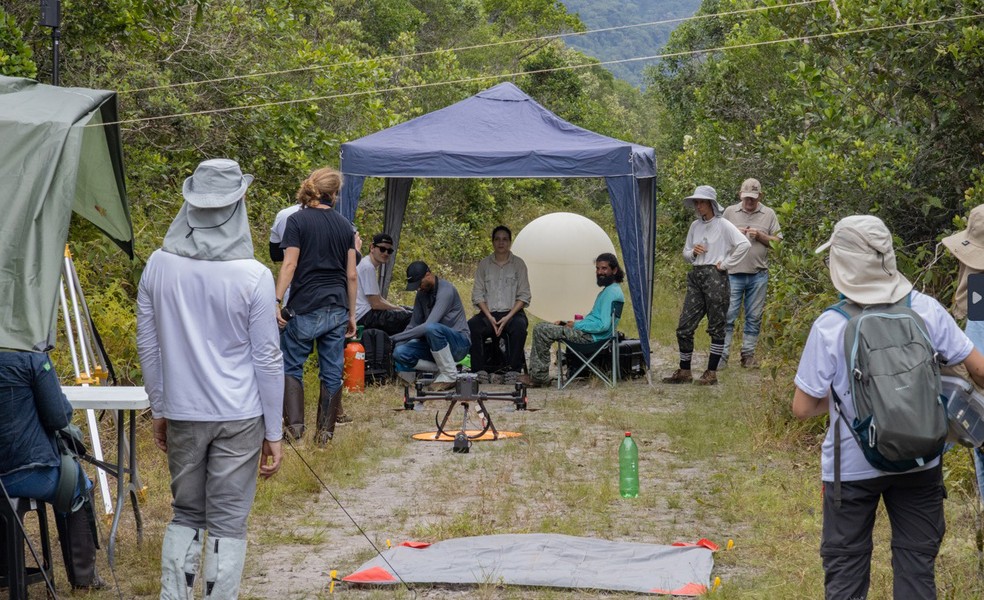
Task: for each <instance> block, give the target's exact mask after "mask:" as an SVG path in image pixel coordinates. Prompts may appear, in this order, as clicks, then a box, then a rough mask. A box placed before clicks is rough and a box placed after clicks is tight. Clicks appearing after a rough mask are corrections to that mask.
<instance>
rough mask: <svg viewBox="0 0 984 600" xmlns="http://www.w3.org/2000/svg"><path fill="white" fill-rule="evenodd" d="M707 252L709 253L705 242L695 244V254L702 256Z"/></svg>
mask: <svg viewBox="0 0 984 600" xmlns="http://www.w3.org/2000/svg"><path fill="white" fill-rule="evenodd" d="M705 253H707V248H705V247H704V244H697V245H696V246H694V256H700V255H701V254H705Z"/></svg>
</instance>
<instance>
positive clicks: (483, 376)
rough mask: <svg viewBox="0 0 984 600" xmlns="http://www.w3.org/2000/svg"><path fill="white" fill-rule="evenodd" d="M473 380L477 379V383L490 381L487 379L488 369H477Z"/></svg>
mask: <svg viewBox="0 0 984 600" xmlns="http://www.w3.org/2000/svg"><path fill="white" fill-rule="evenodd" d="M475 381H477V382H479V383H489V382H490V381H491V380H490V379H489V372H488V371H479V372H477V373H475Z"/></svg>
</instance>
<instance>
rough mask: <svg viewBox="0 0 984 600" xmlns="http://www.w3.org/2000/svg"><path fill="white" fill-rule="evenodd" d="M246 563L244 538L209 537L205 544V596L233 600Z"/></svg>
mask: <svg viewBox="0 0 984 600" xmlns="http://www.w3.org/2000/svg"><path fill="white" fill-rule="evenodd" d="M244 564H246V540H237V539H235V538H216V537H211V536H210V537H209V538H208V542H207V543H206V544H205V597H206V598H209V599H210V600H235V599H236V598H238V597H239V581H240V580H241V579H242V577H243V565H244Z"/></svg>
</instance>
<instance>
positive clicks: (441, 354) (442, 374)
mask: <svg viewBox="0 0 984 600" xmlns="http://www.w3.org/2000/svg"><path fill="white" fill-rule="evenodd" d="M431 353H432V354H433V355H434V362H435V363H437V368H438V374H437V377H435V378H434V383H432V384H430V387H429V388H428V389H430V390H431V391H434V392H439V391H442V390H447V389H451V388H453V387H454V386H455V382H457V381H458V366H457V365H456V364H455V360H454V356H452V355H451V344H448V345H447V346H445V347H443V348H441V349H440V350H431Z"/></svg>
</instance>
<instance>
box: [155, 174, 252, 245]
mask: <svg viewBox="0 0 984 600" xmlns="http://www.w3.org/2000/svg"><path fill="white" fill-rule="evenodd" d="M252 181H253V176H252V175H244V174H243V173H242V171H241V170H240V168H239V163H237V162H236V161H234V160H229V159H227V158H215V159H211V160H206V161H204V162H202V163H201V164H200V165H198V168H197V169H195V174H194V175H192V176H191V177H189V178H188V179H186V180H185V182H184V187H183V190H182V192H183V194H184V199H185V201H184V203H183V204H182V205H181V209H180V210H179V211H178V214H177V216H176V217H174V221H173V222H172V223H171V227H170V228H169V229H168V231H167V234H166V235H165V236H164V243H163V244H162V245H161V248H162V249H163V250H164V251H165V252H169V253H171V254H177V255H179V256H185V257H188V258H195V259H199V260H239V259H244V258H253V238H252V235H251V234H250V229H249V217H248V215H247V214H246V206H245V204H246V200H245V194H246V189H247V188H248V187H249V184H250V183H252Z"/></svg>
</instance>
